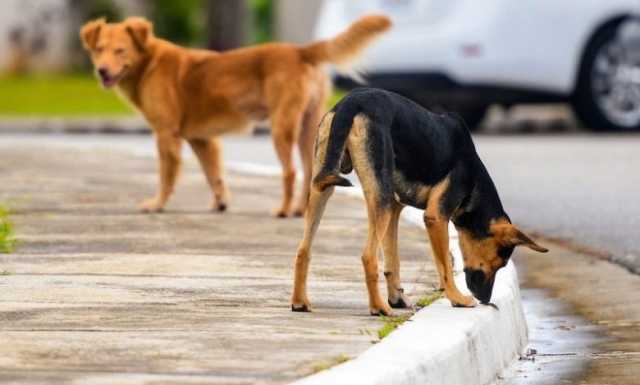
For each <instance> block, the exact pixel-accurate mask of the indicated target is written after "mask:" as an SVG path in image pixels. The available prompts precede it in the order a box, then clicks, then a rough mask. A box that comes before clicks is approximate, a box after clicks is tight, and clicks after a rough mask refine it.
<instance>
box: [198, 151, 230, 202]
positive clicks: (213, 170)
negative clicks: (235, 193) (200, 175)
mask: <svg viewBox="0 0 640 385" xmlns="http://www.w3.org/2000/svg"><path fill="white" fill-rule="evenodd" d="M189 144H190V145H191V149H192V150H193V152H194V153H195V154H196V156H197V158H198V161H199V162H200V166H201V167H202V171H203V172H204V175H205V176H206V178H207V182H209V186H210V187H211V190H212V191H213V203H212V205H211V208H212V209H214V210H218V211H224V210H226V208H227V204H228V202H229V192H228V190H227V186H226V185H225V183H224V170H223V164H222V144H221V143H220V139H219V138H209V139H189Z"/></svg>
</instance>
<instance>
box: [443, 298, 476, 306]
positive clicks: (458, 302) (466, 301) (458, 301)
mask: <svg viewBox="0 0 640 385" xmlns="http://www.w3.org/2000/svg"><path fill="white" fill-rule="evenodd" d="M449 301H451V305H452V306H453V307H476V305H478V302H477V301H476V299H475V298H473V297H472V296H470V295H460V296H458V297H456V298H453V299H452V298H449Z"/></svg>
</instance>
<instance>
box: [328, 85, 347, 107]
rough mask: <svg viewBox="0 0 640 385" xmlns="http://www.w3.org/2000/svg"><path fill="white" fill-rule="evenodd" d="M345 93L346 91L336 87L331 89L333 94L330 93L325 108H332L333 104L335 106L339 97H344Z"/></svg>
mask: <svg viewBox="0 0 640 385" xmlns="http://www.w3.org/2000/svg"><path fill="white" fill-rule="evenodd" d="M345 95H347V91H343V90H341V89H338V88H336V89H335V90H333V95H331V97H330V98H329V101H328V102H327V109H331V108H333V106H335V105H336V104H337V103H338V102H339V101H340V99H342V98H344V97H345Z"/></svg>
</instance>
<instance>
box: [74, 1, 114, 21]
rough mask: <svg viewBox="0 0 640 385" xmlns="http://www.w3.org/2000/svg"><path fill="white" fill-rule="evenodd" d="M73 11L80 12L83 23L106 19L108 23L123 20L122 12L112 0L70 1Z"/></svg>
mask: <svg viewBox="0 0 640 385" xmlns="http://www.w3.org/2000/svg"><path fill="white" fill-rule="evenodd" d="M70 3H71V7H72V9H75V10H76V11H80V13H81V18H82V22H85V21H89V20H93V19H97V18H100V17H104V18H106V19H107V21H110V22H112V21H118V20H121V19H122V11H121V10H120V8H118V6H117V5H116V4H115V3H114V2H113V1H112V0H92V1H86V0H84V1H83V0H70Z"/></svg>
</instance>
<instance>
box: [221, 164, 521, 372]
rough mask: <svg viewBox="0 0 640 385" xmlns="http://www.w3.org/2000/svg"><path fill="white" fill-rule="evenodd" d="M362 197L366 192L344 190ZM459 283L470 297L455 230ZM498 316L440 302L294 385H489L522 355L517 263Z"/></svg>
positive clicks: (262, 170) (412, 217)
mask: <svg viewBox="0 0 640 385" xmlns="http://www.w3.org/2000/svg"><path fill="white" fill-rule="evenodd" d="M229 166H230V167H229V168H230V169H232V170H234V171H237V172H244V173H251V174H260V175H270V176H273V175H279V174H280V169H279V168H278V167H273V166H264V165H255V164H248V163H232V164H230V165H229ZM338 191H340V192H342V193H346V194H349V195H352V196H359V197H362V191H361V190H360V189H359V188H355V189H339V190H338ZM403 218H404V219H405V220H407V221H409V222H411V223H414V224H416V225H418V226H423V220H422V211H420V210H417V209H406V210H405V211H404V212H403ZM449 235H450V238H449V243H450V250H451V253H452V255H453V258H454V270H456V276H455V279H456V283H457V285H458V287H459V288H460V289H461V290H462V291H463V292H467V293H468V290H467V287H466V283H465V281H464V274H463V273H462V266H463V263H462V253H461V251H460V248H459V245H458V235H457V232H456V230H455V227H454V226H450V228H449ZM491 299H492V301H493V303H494V304H496V305H497V306H498V308H499V310H495V309H493V308H491V307H488V306H482V305H479V306H478V307H476V308H473V309H461V308H453V307H451V305H450V303H449V301H448V300H446V299H441V300H439V301H436V302H435V303H433V304H431V305H430V306H428V307H426V308H424V309H422V310H420V311H419V312H418V313H416V314H415V315H414V316H413V317H412V318H411V319H410V320H409V321H407V322H405V323H404V324H402V325H401V326H400V327H399V328H398V329H397V330H395V331H394V332H392V333H391V334H390V335H388V336H387V337H386V338H385V339H384V340H382V341H381V342H379V343H378V344H376V345H374V346H372V347H371V348H369V349H368V350H366V351H365V352H364V353H362V354H361V355H360V356H358V357H356V358H355V359H353V360H351V361H349V362H346V363H344V364H341V365H338V366H336V367H334V368H331V369H329V370H326V371H323V372H320V373H317V374H314V375H312V376H309V377H306V378H303V379H301V380H299V381H296V382H295V385H359V384H362V385H365V384H367V385H374V384H376V385H377V384H380V385H430V384H434V385H486V384H489V383H491V382H493V381H495V380H496V379H497V376H498V375H499V374H500V373H501V372H502V371H504V370H505V369H506V368H507V367H508V366H509V365H510V364H511V363H512V362H513V361H514V360H515V359H516V358H517V357H518V355H519V354H520V353H522V352H523V350H524V349H525V347H526V346H527V342H528V335H527V324H526V320H525V317H524V312H523V310H522V304H521V301H520V289H519V283H518V274H517V272H516V268H515V266H514V265H513V262H511V261H510V262H509V263H508V264H507V266H506V267H505V268H503V269H501V270H500V271H499V272H498V275H497V277H496V281H495V286H494V289H493V295H492V297H491Z"/></svg>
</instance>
